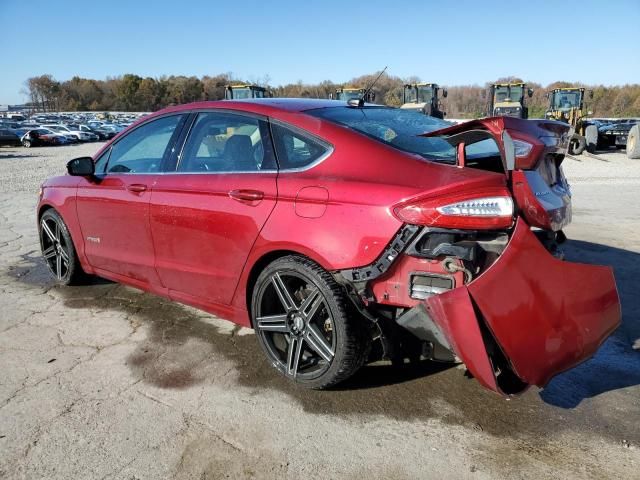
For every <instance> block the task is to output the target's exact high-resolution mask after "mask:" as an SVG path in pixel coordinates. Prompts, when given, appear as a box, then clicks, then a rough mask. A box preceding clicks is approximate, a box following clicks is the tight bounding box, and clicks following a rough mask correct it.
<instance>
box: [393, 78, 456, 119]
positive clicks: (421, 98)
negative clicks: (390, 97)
mask: <svg viewBox="0 0 640 480" xmlns="http://www.w3.org/2000/svg"><path fill="white" fill-rule="evenodd" d="M440 91H442V96H443V97H444V98H446V96H447V90H446V89H445V88H442V87H439V86H438V84H437V83H407V84H406V85H404V88H403V90H402V106H401V107H400V108H404V109H410V110H418V111H420V112H422V113H424V114H425V115H429V116H431V117H436V118H444V117H445V115H446V114H447V113H446V112H444V111H443V110H442V104H441V103H440V101H439V100H438V93H439V92H440Z"/></svg>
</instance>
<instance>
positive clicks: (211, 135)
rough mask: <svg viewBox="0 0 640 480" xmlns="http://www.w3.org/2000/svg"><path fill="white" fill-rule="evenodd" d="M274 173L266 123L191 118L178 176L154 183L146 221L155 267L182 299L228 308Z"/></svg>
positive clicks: (266, 207)
mask: <svg viewBox="0 0 640 480" xmlns="http://www.w3.org/2000/svg"><path fill="white" fill-rule="evenodd" d="M276 176H277V168H276V162H275V157H274V155H273V149H272V144H271V140H270V136H269V131H268V124H267V122H266V120H265V119H262V118H257V117H253V116H247V115H240V114H237V113H228V112H220V111H218V112H202V113H199V114H198V116H197V117H196V119H195V121H194V124H193V126H192V127H191V132H190V134H189V137H188V138H187V141H186V144H185V147H184V149H183V152H182V154H181V158H180V159H179V162H178V165H177V167H176V171H175V173H173V174H165V175H162V176H161V177H160V178H158V180H157V182H156V183H155V185H154V188H153V192H152V195H151V207H150V221H151V233H152V235H153V241H154V247H155V252H156V270H157V271H158V274H159V275H160V278H161V280H162V283H163V285H164V286H166V287H167V288H169V289H170V290H172V291H173V292H174V293H176V292H177V293H178V294H179V295H178V296H179V297H181V298H185V295H186V297H187V298H189V297H190V298H192V299H194V300H196V301H199V302H204V303H217V304H229V303H231V298H232V296H233V293H234V291H235V288H236V285H237V283H238V279H239V277H240V274H241V273H242V269H243V267H244V264H245V262H246V259H247V257H248V255H249V252H250V250H251V247H252V246H253V243H254V241H255V239H256V237H257V236H258V234H259V233H260V230H261V229H262V227H263V225H264V223H265V222H266V220H267V218H268V217H269V214H270V213H271V211H272V210H273V208H274V206H275V204H276V194H277V190H276Z"/></svg>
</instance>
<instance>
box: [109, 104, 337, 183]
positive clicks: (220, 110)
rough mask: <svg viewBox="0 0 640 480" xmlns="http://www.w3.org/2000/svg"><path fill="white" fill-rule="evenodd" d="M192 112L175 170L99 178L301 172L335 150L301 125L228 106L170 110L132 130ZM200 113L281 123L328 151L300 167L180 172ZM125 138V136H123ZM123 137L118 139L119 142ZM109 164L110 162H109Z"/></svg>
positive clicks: (110, 174)
mask: <svg viewBox="0 0 640 480" xmlns="http://www.w3.org/2000/svg"><path fill="white" fill-rule="evenodd" d="M190 113H195V114H196V117H195V118H194V120H193V121H192V122H191V123H190V125H189V131H188V132H187V134H186V135H185V137H184V141H183V142H182V145H180V153H179V154H178V156H177V160H178V161H177V162H176V165H175V167H174V170H171V171H162V172H111V173H108V172H105V173H104V174H102V175H97V176H98V177H99V178H103V177H107V176H113V175H235V174H242V175H245V174H252V175H261V174H268V175H273V174H274V173H275V174H284V173H300V172H306V171H307V170H310V169H312V168H314V167H316V166H317V165H319V164H320V163H322V162H324V161H325V160H326V159H327V158H329V157H330V156H331V155H332V154H333V152H334V151H335V147H334V146H333V144H331V143H329V142H328V141H327V140H325V139H323V138H321V137H319V136H317V135H315V134H313V133H311V132H309V131H307V130H305V129H303V128H300V127H297V126H295V125H291V124H290V123H287V122H283V121H281V120H278V119H274V118H271V117H268V116H265V115H262V114H259V113H253V112H245V111H242V110H234V109H228V108H203V109H194V110H184V111H181V112H170V113H168V114H166V115H160V116H158V117H154V118H152V119H149V120H148V121H146V122H144V123H141V124H140V125H137V126H136V128H134V129H133V130H132V132H133V131H135V130H137V129H138V127H141V126H142V125H145V124H147V123H149V122H151V121H153V120H156V119H160V118H163V117H167V116H171V115H189V114H190ZM200 113H230V114H235V115H239V116H245V117H251V118H255V119H257V120H262V121H266V122H267V123H268V124H269V130H271V124H275V125H279V126H281V127H283V128H287V129H289V130H291V131H293V132H295V133H298V134H299V135H300V136H302V137H309V138H310V139H311V140H313V141H314V142H317V143H319V144H321V145H322V146H324V147H325V148H326V152H325V153H323V154H322V155H320V156H319V157H318V158H317V159H315V160H314V161H313V162H311V163H310V164H308V165H305V166H304V167H299V168H276V169H269V170H256V171H246V170H244V171H241V170H238V171H236V170H232V171H228V172H179V171H178V165H180V161H181V160H182V155H183V153H184V148H185V146H186V144H187V141H188V140H189V136H190V135H191V130H192V129H193V126H194V125H195V123H196V121H197V114H200ZM127 134H128V133H127ZM271 137H273V133H271ZM122 138H124V137H122ZM120 140H121V139H118V142H119V141H120ZM269 140H270V141H271V142H272V144H273V143H274V142H273V138H270V139H269ZM116 143H117V142H115V143H113V144H111V145H110V146H109V149H110V150H111V149H112V148H113V145H115V144H116ZM273 148H274V153H275V154H276V161H277V153H276V152H275V145H273ZM107 165H108V162H107Z"/></svg>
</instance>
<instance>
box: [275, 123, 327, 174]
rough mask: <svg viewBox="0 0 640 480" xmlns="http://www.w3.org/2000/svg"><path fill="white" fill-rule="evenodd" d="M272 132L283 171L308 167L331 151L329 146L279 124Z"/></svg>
mask: <svg viewBox="0 0 640 480" xmlns="http://www.w3.org/2000/svg"><path fill="white" fill-rule="evenodd" d="M271 132H272V134H273V142H274V144H275V148H276V155H277V157H278V164H279V165H280V169H281V170H287V169H299V168H305V167H308V166H309V165H311V164H312V163H314V162H315V161H317V160H319V159H320V158H321V157H323V156H324V155H326V154H328V153H329V152H330V151H331V147H330V146H329V145H328V144H325V143H323V142H320V141H319V140H316V139H313V138H311V137H310V136H309V135H305V134H304V133H301V132H299V131H298V130H293V129H290V128H287V127H285V126H282V125H280V124H277V123H272V124H271Z"/></svg>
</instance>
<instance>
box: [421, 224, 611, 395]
mask: <svg viewBox="0 0 640 480" xmlns="http://www.w3.org/2000/svg"><path fill="white" fill-rule="evenodd" d="M425 307H426V309H427V312H428V314H429V316H430V317H431V318H432V320H433V321H434V322H435V323H436V324H437V325H438V326H439V327H440V328H441V329H442V332H443V334H444V336H445V337H446V339H447V340H448V342H449V344H450V345H451V348H452V349H453V351H454V352H455V353H456V354H457V355H458V357H460V359H462V361H463V362H464V363H465V364H466V366H467V368H468V369H469V370H470V372H471V373H472V374H473V375H474V377H475V378H476V379H477V380H478V381H479V382H480V383H481V384H482V385H484V386H485V387H487V388H489V389H491V390H494V391H496V392H500V393H510V392H509V391H508V389H507V388H504V385H505V384H504V382H503V380H504V378H505V369H504V365H500V363H504V361H506V362H507V366H508V367H509V369H510V370H511V371H512V372H513V373H515V375H516V376H517V377H518V378H519V379H520V380H521V381H522V382H524V383H526V384H530V385H538V386H544V385H545V384H546V383H547V382H548V381H549V380H550V379H551V377H553V376H554V375H556V374H558V373H560V372H562V371H564V370H567V369H569V368H572V367H574V366H576V365H578V364H579V363H581V362H583V361H585V360H587V359H588V358H590V357H591V356H592V355H593V354H594V353H595V352H596V350H597V349H598V348H599V346H600V345H601V344H602V342H604V340H605V339H606V338H607V337H608V336H609V335H610V334H611V333H612V332H613V331H614V330H615V329H616V327H617V326H618V325H619V324H620V301H619V299H618V292H617V289H616V284H615V280H614V277H613V270H612V269H611V268H610V267H604V266H594V265H585V264H580V263H571V262H564V261H561V260H558V259H556V258H555V257H553V256H552V255H551V254H550V253H549V252H548V251H547V250H546V249H545V248H544V247H543V246H542V245H541V244H540V242H539V240H538V239H537V238H536V237H535V235H534V234H533V233H532V232H531V230H530V228H529V226H528V225H527V224H526V223H525V222H524V221H522V220H520V219H519V220H518V222H517V224H516V228H515V231H514V234H513V236H512V238H511V240H510V241H509V244H508V245H507V247H506V249H505V250H504V252H503V253H502V255H501V256H500V257H499V258H498V260H496V262H495V263H494V264H493V265H491V267H489V268H488V269H487V270H486V271H485V272H483V273H482V274H481V275H480V276H479V277H478V278H476V279H475V280H473V281H472V282H470V283H468V284H467V285H465V286H462V287H458V288H455V289H453V290H451V291H449V292H446V293H443V294H440V295H435V296H432V297H430V298H428V299H427V300H425ZM500 372H502V373H500ZM501 375H502V378H501Z"/></svg>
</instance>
